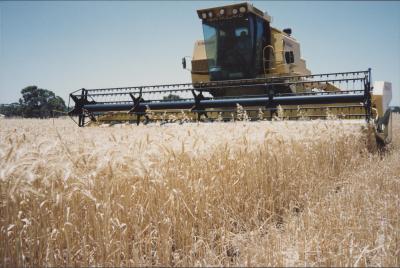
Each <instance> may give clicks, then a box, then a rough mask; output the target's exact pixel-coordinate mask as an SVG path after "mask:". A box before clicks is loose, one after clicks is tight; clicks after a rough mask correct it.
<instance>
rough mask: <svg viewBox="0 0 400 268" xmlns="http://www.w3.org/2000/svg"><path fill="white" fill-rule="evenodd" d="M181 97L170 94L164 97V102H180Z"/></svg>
mask: <svg viewBox="0 0 400 268" xmlns="http://www.w3.org/2000/svg"><path fill="white" fill-rule="evenodd" d="M180 99H181V97H179V96H178V95H174V94H169V95H168V96H164V97H163V100H170V101H176V100H180Z"/></svg>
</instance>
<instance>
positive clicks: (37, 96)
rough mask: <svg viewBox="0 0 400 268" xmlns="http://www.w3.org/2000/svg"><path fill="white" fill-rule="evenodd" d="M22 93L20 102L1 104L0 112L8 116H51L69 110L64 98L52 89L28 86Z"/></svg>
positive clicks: (56, 115)
mask: <svg viewBox="0 0 400 268" xmlns="http://www.w3.org/2000/svg"><path fill="white" fill-rule="evenodd" d="M21 95H22V96H21V98H20V99H19V101H18V102H14V103H11V104H0V114H2V115H4V116H6V117H14V116H19V117H26V118H30V117H33V118H49V117H58V116H60V115H63V114H65V112H66V111H67V107H66V105H65V102H64V100H63V99H62V98H61V97H59V96H56V95H55V94H54V92H52V91H51V90H47V89H42V88H38V87H37V86H28V87H25V88H24V89H22V90H21Z"/></svg>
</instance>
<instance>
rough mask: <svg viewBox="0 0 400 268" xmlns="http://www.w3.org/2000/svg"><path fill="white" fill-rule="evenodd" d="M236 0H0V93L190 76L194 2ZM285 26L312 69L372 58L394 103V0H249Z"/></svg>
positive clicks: (398, 8)
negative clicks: (186, 65)
mask: <svg viewBox="0 0 400 268" xmlns="http://www.w3.org/2000/svg"><path fill="white" fill-rule="evenodd" d="M237 2H238V1H224V2H221V1H219V2H218V1H187V2H184V1H161V2H157V1H148V2H140V1H131V2H130V1H99V2H95V1H87V2H85V1H70V2H63V1H54V2H45V1H43V2H41V1H40V2H37V1H27V2H22V1H18V2H12V1H0V103H10V102H15V101H18V99H19V97H20V91H21V89H23V88H24V87H26V86H28V85H37V86H38V87H40V88H45V89H49V90H52V91H54V92H55V93H56V95H59V96H61V97H62V98H64V100H66V101H67V100H68V94H69V93H70V92H72V91H75V90H77V89H80V88H104V87H122V86H139V85H151V84H169V83H180V82H190V72H189V71H187V70H183V69H182V65H181V58H182V57H183V56H191V55H192V53H193V47H194V42H195V40H201V39H202V38H203V33H202V27H201V20H200V19H199V18H198V17H197V14H196V10H197V9H202V8H208V7H213V6H220V5H226V4H231V3H237ZM251 3H253V4H254V6H255V7H257V8H259V9H261V10H263V11H267V12H268V14H270V15H271V16H272V17H273V21H272V26H273V27H277V28H278V29H283V28H287V27H290V28H292V32H293V33H292V35H293V36H294V37H295V38H296V39H297V40H298V41H299V42H300V44H301V54H302V57H303V58H304V59H306V62H307V66H308V68H309V69H311V71H312V73H325V72H342V71H343V72H344V71H359V70H366V69H368V68H372V80H374V81H375V80H379V81H382V80H384V81H389V82H391V83H392V90H393V99H392V103H391V104H392V105H399V106H400V1H388V2H383V1H379V2H378V1H376V2H375V1H366V2H361V1H354V2H350V1H332V2H326V1H321V2H319V1H309V2H301V1H286V2H285V1H283V2H278V1H251Z"/></svg>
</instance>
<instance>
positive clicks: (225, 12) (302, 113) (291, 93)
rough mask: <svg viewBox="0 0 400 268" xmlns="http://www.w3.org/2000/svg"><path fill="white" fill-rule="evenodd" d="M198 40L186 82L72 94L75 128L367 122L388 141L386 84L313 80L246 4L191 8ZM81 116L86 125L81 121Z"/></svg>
mask: <svg viewBox="0 0 400 268" xmlns="http://www.w3.org/2000/svg"><path fill="white" fill-rule="evenodd" d="M197 15H198V17H199V18H200V19H201V20H202V25H203V33H204V40H200V41H196V42H195V46H194V51H193V57H192V60H191V68H187V67H188V66H187V62H186V58H187V57H185V58H183V59H182V65H183V68H185V69H186V68H187V69H189V70H190V72H191V76H192V83H187V84H170V85H155V86H140V87H122V88H103V89H81V90H78V91H75V92H73V93H71V94H70V99H72V100H73V101H74V107H73V109H72V110H71V111H70V112H69V114H70V116H71V117H72V116H78V117H79V120H78V122H77V123H78V125H79V126H85V125H87V124H88V123H93V122H96V123H104V122H108V123H114V122H123V121H129V122H136V123H138V124H139V123H140V122H148V121H154V120H163V121H168V120H169V119H171V118H175V119H177V120H196V119H197V120H202V121H213V120H217V119H218V120H224V121H227V120H232V119H233V120H235V118H237V116H238V113H240V114H241V115H243V113H245V115H246V118H248V119H249V120H257V119H261V118H263V119H272V118H274V117H276V116H278V117H283V118H287V119H298V118H309V119H312V118H326V117H331V116H335V117H337V118H343V119H359V118H365V119H366V121H367V122H374V123H375V124H374V128H375V130H376V134H377V135H376V136H377V139H378V140H379V141H380V142H382V143H388V142H389V141H390V138H391V137H390V129H391V127H390V109H388V104H389V102H390V98H391V85H390V83H387V82H377V83H375V89H374V90H373V87H372V84H371V69H368V70H365V71H355V72H340V73H325V74H311V72H310V70H308V69H307V66H306V62H305V60H304V59H302V58H301V54H300V44H299V42H298V41H297V40H296V39H295V38H294V37H293V36H292V31H291V29H284V30H279V29H276V28H274V27H272V26H271V17H270V16H269V15H267V14H266V13H264V12H262V11H260V10H259V9H257V8H255V7H254V6H253V5H251V4H249V3H239V4H234V5H225V6H219V7H214V8H208V9H201V10H197ZM87 118H89V119H90V121H88V120H86V119H87Z"/></svg>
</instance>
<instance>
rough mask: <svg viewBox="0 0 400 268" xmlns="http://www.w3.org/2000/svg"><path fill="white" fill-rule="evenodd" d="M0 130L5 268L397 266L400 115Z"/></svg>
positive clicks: (25, 125)
mask: <svg viewBox="0 0 400 268" xmlns="http://www.w3.org/2000/svg"><path fill="white" fill-rule="evenodd" d="M393 121H394V129H393V132H394V141H393V143H392V145H391V146H390V147H389V148H388V150H386V151H385V152H382V153H378V152H375V151H374V148H373V142H372V139H371V135H370V132H369V130H368V129H367V128H366V127H365V125H364V123H363V122H362V121H360V122H358V121H356V122H348V121H335V120H327V121H298V122H293V121H290V122H289V121H274V122H266V121H263V122H235V123H232V122H230V123H212V124H210V123H200V124H197V123H187V124H182V125H179V124H166V125H161V126H160V125H158V124H153V125H151V124H149V125H146V126H143V125H141V126H136V125H116V126H113V127H88V128H78V127H77V126H76V125H74V124H73V123H72V122H71V121H70V120H68V119H56V120H28V119H2V120H0V191H1V197H0V214H1V218H0V236H1V239H0V258H1V259H0V262H1V264H0V265H1V266H3V267H5V266H10V267H15V266H142V265H168V266H210V265H223V266H258V265H261V266H399V265H400V213H399V211H400V116H399V115H394V118H393Z"/></svg>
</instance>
